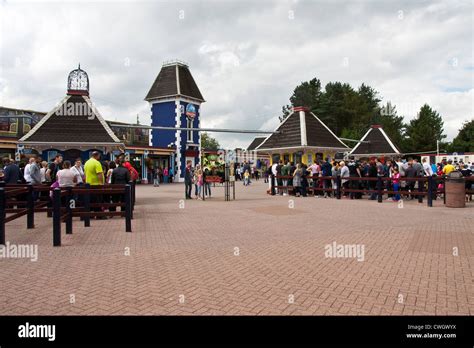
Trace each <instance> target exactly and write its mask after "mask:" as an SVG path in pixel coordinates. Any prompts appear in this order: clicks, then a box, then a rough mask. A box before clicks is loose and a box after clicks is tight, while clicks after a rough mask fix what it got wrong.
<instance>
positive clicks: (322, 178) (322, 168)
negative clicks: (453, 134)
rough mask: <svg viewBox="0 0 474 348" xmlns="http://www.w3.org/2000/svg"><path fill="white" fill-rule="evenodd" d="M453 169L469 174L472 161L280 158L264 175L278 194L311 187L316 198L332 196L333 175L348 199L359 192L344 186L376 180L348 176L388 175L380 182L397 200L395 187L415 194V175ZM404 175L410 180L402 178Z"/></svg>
mask: <svg viewBox="0 0 474 348" xmlns="http://www.w3.org/2000/svg"><path fill="white" fill-rule="evenodd" d="M454 170H457V171H459V172H460V173H461V175H462V176H464V177H470V176H471V175H472V173H473V171H474V164H471V163H463V162H462V161H460V162H456V163H453V161H452V160H443V161H442V162H440V163H437V164H434V163H433V164H430V163H428V161H427V160H426V158H425V159H423V161H422V162H421V163H420V162H419V161H418V160H417V159H416V158H408V159H402V158H396V159H394V160H387V161H384V162H382V161H381V160H380V159H378V158H375V159H373V160H370V161H367V160H363V161H356V160H355V159H354V158H350V159H349V160H348V161H347V162H345V161H336V160H329V159H328V158H326V159H325V160H324V161H316V162H314V163H312V164H310V165H309V166H308V165H306V164H304V163H297V164H296V165H295V164H294V163H293V162H288V163H286V164H285V163H283V161H281V160H280V161H279V162H276V163H274V164H273V165H272V166H271V167H270V168H269V169H268V175H274V178H275V179H274V180H275V181H274V185H275V187H277V190H276V191H277V193H278V194H279V195H288V194H289V192H290V188H291V191H292V192H293V193H294V194H295V196H297V197H299V196H301V197H306V196H307V195H308V192H309V191H313V192H314V197H316V198H319V197H324V198H327V197H331V196H334V193H335V190H336V188H337V177H340V179H341V185H342V188H343V192H344V191H345V192H344V194H343V198H350V199H361V198H362V197H363V192H357V191H354V192H347V190H361V191H362V190H374V191H375V190H377V180H350V179H349V178H378V177H382V178H390V180H386V179H385V180H383V181H382V184H383V185H384V186H383V187H382V189H387V190H388V191H393V192H395V193H393V194H389V195H388V198H387V199H388V200H393V201H399V200H400V199H401V195H400V193H398V192H399V191H405V192H408V193H406V194H405V197H404V199H408V200H410V199H414V198H416V196H417V195H416V192H417V191H418V184H419V182H418V181H417V180H416V178H421V177H428V176H433V177H438V176H441V177H443V176H447V175H449V174H450V173H451V172H453V171H454ZM329 177H330V178H329ZM405 178H410V179H413V180H404V179H405ZM465 185H466V189H467V190H470V189H471V187H472V181H468V180H466V184H465ZM270 187H271V183H270ZM324 189H326V190H324ZM434 189H435V190H436V191H442V190H443V183H442V182H439V183H436V185H435V187H434ZM368 199H371V200H375V199H377V193H376V192H372V193H371V194H370V195H369V197H368ZM435 199H436V195H435ZM466 199H469V200H470V199H472V195H467V197H466Z"/></svg>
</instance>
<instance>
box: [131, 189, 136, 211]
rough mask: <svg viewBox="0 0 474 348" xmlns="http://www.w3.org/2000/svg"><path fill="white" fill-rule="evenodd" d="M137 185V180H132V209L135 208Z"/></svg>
mask: <svg viewBox="0 0 474 348" xmlns="http://www.w3.org/2000/svg"><path fill="white" fill-rule="evenodd" d="M135 185H136V183H135V181H132V187H131V190H132V211H133V210H135ZM132 218H133V217H132Z"/></svg>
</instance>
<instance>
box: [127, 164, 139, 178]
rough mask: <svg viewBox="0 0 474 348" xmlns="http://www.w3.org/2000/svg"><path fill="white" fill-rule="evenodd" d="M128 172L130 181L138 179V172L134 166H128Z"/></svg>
mask: <svg viewBox="0 0 474 348" xmlns="http://www.w3.org/2000/svg"><path fill="white" fill-rule="evenodd" d="M129 172H130V180H131V181H135V180H137V179H138V172H137V170H136V169H135V168H133V167H130V169H129Z"/></svg>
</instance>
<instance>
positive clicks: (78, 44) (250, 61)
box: [0, 0, 474, 148]
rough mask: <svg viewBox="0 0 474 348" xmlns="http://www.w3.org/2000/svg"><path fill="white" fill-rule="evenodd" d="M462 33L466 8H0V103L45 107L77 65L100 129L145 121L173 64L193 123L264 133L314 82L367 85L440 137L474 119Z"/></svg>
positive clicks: (234, 142)
mask: <svg viewBox="0 0 474 348" xmlns="http://www.w3.org/2000/svg"><path fill="white" fill-rule="evenodd" d="M473 32H474V20H473V2H472V1H471V0H461V1H457V0H450V1H416V0H415V1H413V0H410V1H387V0H379V1H368V0H357V1H355V0H353V1H342V0H336V1H334V0H333V1H319V0H308V1H295V0H289V1H286V0H278V1H277V0H260V1H256V0H255V1H248V0H239V1H234V0H224V1H189V0H188V1H106V0H104V1H49V2H45V1H13V0H0V105H2V106H7V107H13V108H26V109H32V110H37V111H49V110H50V109H52V108H53V107H54V106H55V104H56V103H57V102H59V101H60V100H61V99H62V98H63V97H64V95H65V93H66V87H67V86H66V82H67V76H68V74H69V72H70V71H71V70H73V69H75V68H76V67H77V65H78V63H79V62H80V64H81V68H83V69H84V70H85V71H86V72H87V73H88V75H89V80H90V96H91V99H92V100H93V102H94V103H95V104H96V106H97V107H98V109H99V111H100V112H101V114H102V115H103V116H104V117H105V118H106V119H107V120H116V121H123V122H136V119H137V115H139V119H140V123H142V124H150V121H151V112H150V106H149V105H148V103H147V102H145V101H144V100H143V99H144V97H145V95H146V94H147V92H148V90H149V88H150V87H151V85H152V83H153V81H154V79H155V78H156V76H157V74H158V73H159V71H160V68H161V66H162V64H163V62H165V61H169V60H175V59H179V60H181V61H184V62H186V63H187V64H188V65H189V68H190V70H191V73H192V74H193V76H194V79H195V81H196V83H197V85H198V87H199V89H200V90H201V93H202V94H203V96H204V98H205V99H206V102H205V103H204V104H203V105H202V106H201V126H202V127H209V128H234V129H259V130H273V129H275V128H276V127H277V126H278V123H279V121H278V116H279V115H281V107H282V106H283V105H285V104H288V103H289V97H290V96H291V94H292V92H293V90H294V88H295V87H296V86H297V85H298V84H300V83H301V82H302V81H308V80H310V79H312V78H314V77H317V78H319V79H320V80H321V82H322V84H323V86H324V85H325V84H326V83H328V82H334V81H340V82H344V83H349V84H351V85H352V86H353V87H355V88H357V87H358V86H359V85H360V84H362V83H366V84H368V85H370V86H371V87H373V88H374V89H376V90H377V91H378V92H379V96H380V97H381V98H382V103H385V102H387V101H390V102H391V103H392V105H393V104H394V105H396V108H397V111H398V114H399V115H403V116H404V117H405V119H406V120H410V119H412V118H414V117H416V114H417V111H418V110H419V109H420V107H421V106H422V105H423V104H424V103H428V104H430V106H432V107H433V108H434V109H436V110H437V111H438V112H439V113H440V114H441V116H442V117H443V119H444V123H445V124H444V128H445V133H446V134H447V136H448V138H447V139H448V140H450V139H452V138H453V137H454V136H456V134H457V132H458V129H459V128H460V127H461V126H462V124H463V122H464V121H467V120H471V119H473V117H474V111H473V110H474V105H473V103H474V91H473V84H474V83H473V82H474V62H473V41H474V40H473ZM211 135H212V136H214V137H215V138H216V139H217V140H218V141H219V142H220V144H221V145H222V146H223V147H225V148H235V147H247V145H248V144H249V143H250V142H251V140H252V138H253V136H252V135H248V134H245V135H244V134H228V133H211Z"/></svg>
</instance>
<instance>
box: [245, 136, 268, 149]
mask: <svg viewBox="0 0 474 348" xmlns="http://www.w3.org/2000/svg"><path fill="white" fill-rule="evenodd" d="M266 138H267V137H256V138H255V139H254V140H252V142H251V143H250V145H249V146H248V147H247V151H251V150H255V148H256V147H257V146H258V145H260V144H261V143H262V142H263V141H264V140H265V139H266Z"/></svg>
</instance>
